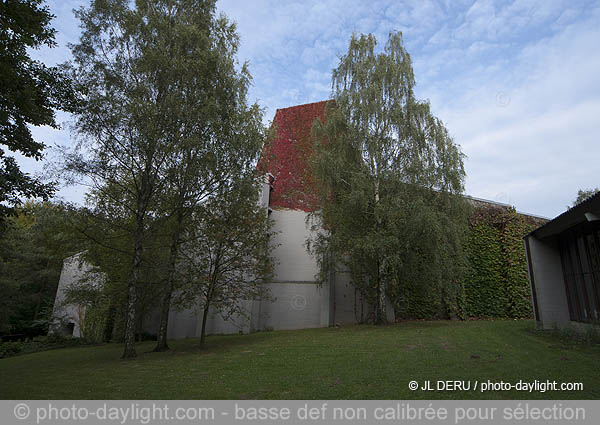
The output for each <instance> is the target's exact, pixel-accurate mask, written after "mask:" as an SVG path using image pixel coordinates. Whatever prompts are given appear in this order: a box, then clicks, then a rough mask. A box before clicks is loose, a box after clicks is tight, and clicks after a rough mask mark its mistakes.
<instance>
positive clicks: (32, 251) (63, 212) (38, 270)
mask: <svg viewBox="0 0 600 425" xmlns="http://www.w3.org/2000/svg"><path fill="white" fill-rule="evenodd" d="M16 211H17V215H16V216H14V217H9V218H8V219H7V220H6V228H5V232H4V233H3V234H2V235H1V236H0V335H2V334H5V333H6V334H9V333H17V334H18V333H24V334H27V335H30V336H33V335H40V334H45V333H46V332H47V330H48V320H49V318H50V315H51V313H52V307H53V304H54V297H55V296H56V287H57V284H58V279H59V276H60V271H61V269H62V264H63V259H64V258H65V257H68V256H69V255H71V254H73V253H75V252H77V250H78V249H80V248H81V246H80V245H79V244H78V243H77V241H76V240H73V238H72V234H73V232H72V230H71V229H70V226H69V217H70V216H71V213H70V211H69V210H68V209H67V208H65V207H64V206H62V205H59V204H51V203H39V204H34V203H27V204H25V207H24V208H19V209H17V210H16Z"/></svg>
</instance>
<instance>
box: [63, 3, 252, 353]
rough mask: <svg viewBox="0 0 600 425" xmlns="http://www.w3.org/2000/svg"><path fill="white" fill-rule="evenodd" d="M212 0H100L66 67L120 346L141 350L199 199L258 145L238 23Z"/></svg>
mask: <svg viewBox="0 0 600 425" xmlns="http://www.w3.org/2000/svg"><path fill="white" fill-rule="evenodd" d="M215 3H216V2H215V0H206V1H198V0H177V1H171V0H141V1H137V2H130V1H127V0H104V1H96V2H92V3H91V4H90V6H89V7H88V8H84V7H82V8H80V9H79V10H78V11H77V12H76V15H77V17H78V18H79V19H80V20H81V27H82V29H83V32H82V35H81V37H80V42H79V44H76V45H73V46H72V53H73V57H74V61H73V64H71V65H70V67H69V69H70V70H71V72H72V76H73V79H74V80H75V81H76V82H77V83H78V87H79V89H80V90H81V92H82V93H83V94H84V97H85V103H84V105H83V106H82V107H81V108H80V109H79V110H78V111H77V112H78V113H77V116H76V123H75V129H76V130H77V132H78V135H79V136H80V138H81V139H80V140H81V143H80V145H79V146H78V148H77V149H76V150H75V151H72V152H68V154H67V155H65V156H66V158H67V160H66V164H65V168H66V170H67V171H69V172H72V173H73V175H74V176H76V177H77V178H80V179H82V180H84V181H85V182H86V183H89V182H90V181H91V182H92V186H93V191H92V192H91V194H90V197H89V201H90V205H91V208H90V209H89V210H88V211H87V213H88V214H87V216H88V218H89V220H88V222H89V223H92V222H93V221H94V220H95V221H97V222H98V223H97V224H91V228H92V230H93V231H91V232H87V234H88V235H92V241H93V242H94V245H96V246H97V247H98V246H100V247H101V248H97V247H96V248H92V249H90V251H89V254H87V257H88V258H90V259H91V260H92V261H91V263H92V264H93V265H94V266H97V267H99V269H100V270H102V271H103V272H105V273H106V277H107V287H106V290H111V291H113V292H114V296H113V297H109V298H110V299H111V301H109V302H108V303H107V306H108V307H107V308H108V310H107V311H116V312H117V313H121V312H122V310H121V306H122V305H123V304H122V303H123V300H125V302H126V308H125V309H124V311H125V316H124V317H125V332H124V339H125V344H126V345H125V352H124V357H135V355H136V353H135V345H134V334H135V332H136V329H138V330H139V328H140V320H141V318H142V317H144V313H145V312H146V311H147V310H146V308H149V307H150V306H152V304H154V305H155V304H158V303H160V299H161V298H164V300H165V302H164V303H163V304H164V305H165V307H167V308H166V309H163V311H165V310H166V313H167V314H168V307H169V302H170V298H169V297H170V294H171V292H172V288H173V285H172V279H171V277H172V275H173V266H174V263H175V262H174V260H175V259H176V257H177V254H178V250H179V248H180V246H179V245H180V235H181V234H182V233H183V232H184V229H185V228H186V227H187V226H188V225H191V224H190V223H189V220H188V219H189V217H190V216H191V214H192V213H193V212H194V211H195V209H194V207H195V206H197V205H198V204H200V203H202V202H204V201H206V200H207V199H210V198H211V197H213V196H214V195H215V194H216V193H218V192H219V191H224V187H227V186H228V185H229V184H231V182H232V181H234V180H235V179H236V178H237V177H238V176H239V175H240V174H242V173H243V172H245V171H247V170H248V169H250V168H252V167H253V165H254V163H255V160H256V158H257V156H258V153H259V152H260V146H261V142H262V136H263V126H262V113H261V111H260V108H259V107H258V106H257V105H248V103H247V99H246V97H247V91H248V87H249V85H250V81H251V76H250V74H249V72H248V68H247V66H246V64H242V65H241V66H239V64H238V62H237V59H236V54H237V49H238V46H239V37H238V35H237V33H236V27H235V24H233V23H231V22H229V21H228V19H227V18H226V17H225V16H224V15H221V16H217V15H216V6H215ZM102 232H104V235H103V233H102ZM109 250H112V253H110V252H109ZM111 258H112V261H111ZM165 270H166V271H168V273H167V274H169V276H170V277H167V278H165V273H164V272H163V271H165ZM165 282H169V283H167V284H165ZM161 286H165V287H166V288H165V289H163V290H161V289H162V288H161ZM163 316H166V315H163ZM162 322H163V323H165V322H166V318H165V320H163V321H162ZM107 332H108V331H107Z"/></svg>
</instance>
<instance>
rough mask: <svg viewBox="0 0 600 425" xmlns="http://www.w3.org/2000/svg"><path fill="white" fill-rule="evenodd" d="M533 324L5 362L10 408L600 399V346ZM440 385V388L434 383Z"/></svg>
mask: <svg viewBox="0 0 600 425" xmlns="http://www.w3.org/2000/svg"><path fill="white" fill-rule="evenodd" d="M532 328H533V324H532V322H531V321H471V322H407V323H401V324H397V325H394V326H388V327H374V326H349V327H342V328H322V329H307V330H300V331H277V332H261V333H255V334H251V335H231V336H211V337H208V338H207V346H206V348H202V349H201V348H199V340H197V339H187V340H178V341H171V342H170V345H171V348H172V350H171V351H169V352H166V353H152V352H150V351H151V350H152V348H153V346H154V343H152V342H145V343H141V344H139V345H138V354H139V357H138V358H137V359H136V360H129V361H123V360H119V356H120V354H121V350H122V347H121V346H120V345H117V344H107V345H102V346H94V347H78V348H66V349H58V350H52V351H46V352H40V353H34V354H27V355H22V356H17V357H12V358H7V359H2V360H0V383H1V384H0V397H1V398H3V399H121V398H124V399H257V398H258V399H279V398H281V399H456V398H463V399H598V398H600V368H599V367H598V364H599V363H598V362H599V360H600V348H599V347H598V346H566V345H565V344H564V343H562V342H561V341H560V340H559V339H556V338H552V337H549V336H546V335H541V334H540V333H536V332H533V330H532ZM536 379H537V380H539V381H546V380H548V379H549V380H556V381H557V382H559V383H560V382H582V383H583V385H584V390H583V391H575V392H546V393H540V392H532V393H528V392H518V391H514V390H513V391H500V392H485V393H481V392H479V391H476V392H475V391H467V392H460V391H443V392H437V391H434V392H423V391H410V390H409V389H408V383H409V382H410V381H411V380H416V381H419V382H420V383H422V382H423V381H425V380H431V381H434V382H435V381H437V380H464V381H473V382H474V381H479V383H481V382H482V381H487V380H491V381H505V382H513V383H514V382H517V381H519V380H523V381H526V382H533V381H534V380H536ZM434 385H435V383H434Z"/></svg>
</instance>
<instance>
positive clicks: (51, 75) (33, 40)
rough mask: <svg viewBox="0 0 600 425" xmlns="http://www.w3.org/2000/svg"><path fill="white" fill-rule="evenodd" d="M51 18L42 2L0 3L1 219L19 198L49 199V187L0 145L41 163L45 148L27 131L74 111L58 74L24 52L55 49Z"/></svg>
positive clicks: (68, 86) (13, 0) (64, 79)
mask: <svg viewBox="0 0 600 425" xmlns="http://www.w3.org/2000/svg"><path fill="white" fill-rule="evenodd" d="M52 18H53V16H52V14H51V13H50V11H49V9H48V7H46V6H42V0H7V1H2V2H0V220H1V219H2V217H5V216H6V214H8V213H9V212H10V211H11V208H10V207H11V206H14V205H19V204H20V203H21V198H22V197H24V198H35V197H41V198H43V199H48V197H49V196H50V195H52V193H53V191H54V186H53V185H52V184H47V183H43V182H42V181H40V180H39V179H36V178H34V177H31V176H29V175H28V174H26V173H24V172H23V171H21V169H20V168H19V166H18V164H17V162H16V160H15V158H14V157H12V156H9V155H7V152H6V151H5V149H3V148H2V147H1V146H5V147H6V148H7V149H8V151H11V152H18V153H20V154H22V155H24V156H26V157H30V158H34V159H36V160H40V159H41V158H42V155H43V150H44V148H45V145H44V142H43V141H41V140H34V138H33V136H32V134H31V130H30V126H44V125H47V126H50V127H53V128H57V127H58V124H57V123H56V119H55V110H57V109H62V110H66V111H72V110H73V108H74V107H75V106H76V102H75V95H74V92H73V90H72V87H71V82H70V80H69V79H68V78H67V77H66V76H65V74H64V73H63V72H62V71H61V69H60V68H59V67H47V66H46V65H44V64H43V63H41V62H40V61H36V60H33V59H31V57H30V56H29V52H28V49H38V48H40V47H42V46H44V45H45V46H48V47H53V46H54V45H55V41H54V34H55V31H54V29H53V28H52V27H51V26H50V21H51V20H52ZM4 203H6V204H7V205H6V204H4Z"/></svg>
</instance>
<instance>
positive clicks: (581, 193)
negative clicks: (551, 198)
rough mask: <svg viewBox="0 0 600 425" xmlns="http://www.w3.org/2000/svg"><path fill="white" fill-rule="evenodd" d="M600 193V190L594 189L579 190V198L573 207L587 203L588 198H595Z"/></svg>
mask: <svg viewBox="0 0 600 425" xmlns="http://www.w3.org/2000/svg"><path fill="white" fill-rule="evenodd" d="M598 192H600V189H598V188H594V189H584V190H581V189H580V190H578V191H577V198H575V200H574V201H573V205H572V206H573V207H574V206H576V205H579V204H581V203H582V202H583V201H585V200H586V199H587V198H589V197H591V196H594V195H595V194H596V193H598Z"/></svg>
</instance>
